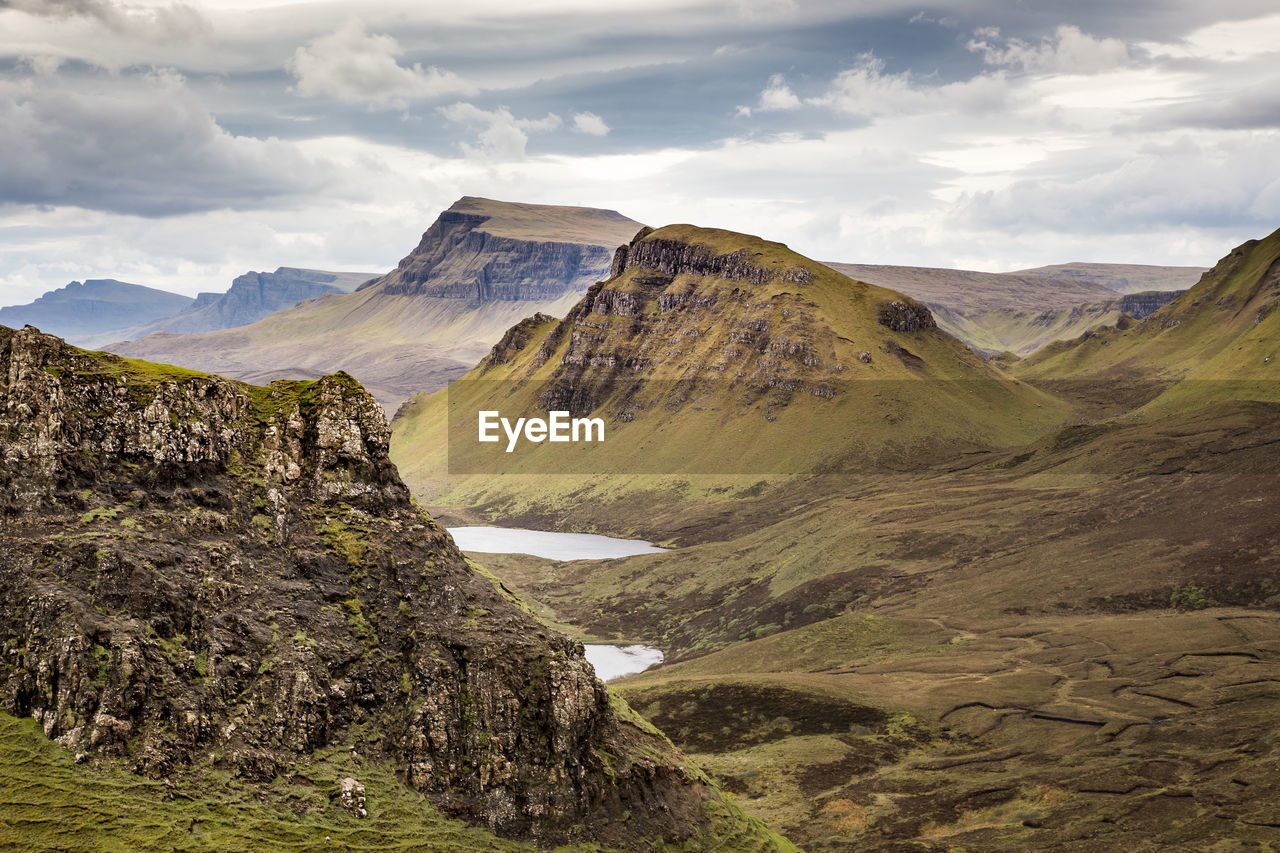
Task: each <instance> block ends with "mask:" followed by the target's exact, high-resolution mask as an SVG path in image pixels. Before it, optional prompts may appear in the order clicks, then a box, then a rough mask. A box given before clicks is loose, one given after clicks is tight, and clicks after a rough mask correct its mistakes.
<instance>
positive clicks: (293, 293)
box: [85, 267, 377, 346]
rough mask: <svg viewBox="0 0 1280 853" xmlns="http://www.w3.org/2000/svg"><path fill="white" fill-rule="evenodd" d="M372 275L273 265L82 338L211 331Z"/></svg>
mask: <svg viewBox="0 0 1280 853" xmlns="http://www.w3.org/2000/svg"><path fill="white" fill-rule="evenodd" d="M376 277H377V274H376V273H368V272H329V271H327V270H309V269H298V268H296V267H278V268H277V269H276V271H275V272H247V273H245V274H244V275H241V276H237V277H236V278H235V280H233V281H232V282H231V287H230V288H228V289H227V290H226V291H225V292H223V293H201V294H199V295H198V296H196V299H195V302H193V303H192V304H191V305H190V306H188V307H187V308H186V309H185V310H183V311H180V312H178V313H176V314H173V315H172V316H169V317H162V318H160V319H158V320H153V321H151V322H147V323H139V324H136V325H132V326H130V327H129V328H124V329H114V330H111V331H109V332H106V333H104V334H101V335H98V336H95V337H94V338H93V339H92V340H89V341H86V342H85V345H86V346H104V345H107V344H112V343H116V342H118V341H126V340H134V339H136V338H141V337H144V336H146V335H149V334H151V333H152V332H177V333H181V334H190V333H192V332H212V331H217V330H219V329H232V328H235V327H236V326H247V325H249V324H250V323H255V322H257V321H258V320H261V319H262V318H263V317H266V316H268V315H270V314H274V313H275V312H277V311H281V310H283V309H285V308H292V307H293V306H294V305H297V304H298V303H299V302H302V301H303V300H305V299H315V298H317V297H319V296H325V295H327V294H330V293H350V292H351V291H353V290H355V289H356V288H357V287H359V286H360V285H362V284H364V283H365V282H366V281H369V280H370V279H372V278H376Z"/></svg>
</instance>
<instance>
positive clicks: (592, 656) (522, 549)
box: [447, 527, 667, 681]
mask: <svg viewBox="0 0 1280 853" xmlns="http://www.w3.org/2000/svg"><path fill="white" fill-rule="evenodd" d="M447 529H448V531H449V535H450V536H452V537H453V541H454V542H457V543H458V547H459V548H461V549H462V550H463V551H472V552H475V553H481V554H532V555H533V556H535V557H543V558H544V559H547V560H613V559H616V558H618V557H633V556H635V555H636V554H658V553H661V552H662V551H665V550H667V549H666V548H659V547H658V546H657V545H653V544H651V543H649V542H644V541H642V540H639V539H615V538H614V537H612V536H597V535H596V534H594V533H552V532H550V531H546V530H527V529H524V528H520V527H450V528H447ZM584 648H585V649H586V654H587V660H588V661H590V662H591V665H592V666H593V667H595V670H596V675H597V676H598V677H599V679H600V680H601V681H612V680H613V679H615V678H621V677H622V676H624V675H634V674H635V673H637V672H644V671H645V670H646V669H648V668H649V667H651V666H653V665H654V664H657V663H662V658H663V655H662V651H661V650H660V649H655V648H654V647H653V646H641V645H631V646H613V645H608V644H605V643H590V644H587V645H585V646H584Z"/></svg>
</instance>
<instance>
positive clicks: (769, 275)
mask: <svg viewBox="0 0 1280 853" xmlns="http://www.w3.org/2000/svg"><path fill="white" fill-rule="evenodd" d="M619 254H620V257H621V263H619V262H618V259H617V258H615V263H614V267H615V268H619V269H618V273H614V275H618V274H620V273H621V272H622V271H623V270H626V269H631V268H634V267H641V268H644V269H654V270H659V271H661V272H663V273H666V274H667V275H669V276H677V275H682V274H685V273H692V274H694V275H712V276H716V277H717V278H724V279H729V280H730V281H744V282H749V283H751V284H766V283H768V282H770V281H775V280H779V279H781V280H782V281H794V282H797V283H800V284H804V283H807V282H808V281H810V280H812V278H813V274H812V273H810V272H809V271H808V270H806V269H803V268H796V269H793V270H786V271H784V272H782V273H776V272H773V271H771V270H767V269H765V268H763V267H761V266H758V265H756V264H753V263H752V262H751V260H750V259H749V258H748V256H747V253H746V252H743V251H738V252H731V253H729V254H725V255H717V254H716V253H715V252H714V251H713V250H712V249H711V248H709V247H707V246H697V245H691V244H689V243H682V242H679V241H676V240H652V239H651V240H638V241H636V242H633V243H632V244H631V245H630V246H629V247H626V248H625V249H619Z"/></svg>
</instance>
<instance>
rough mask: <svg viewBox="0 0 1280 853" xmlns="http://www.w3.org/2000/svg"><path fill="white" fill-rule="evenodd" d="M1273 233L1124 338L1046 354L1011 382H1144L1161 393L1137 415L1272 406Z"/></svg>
mask: <svg viewBox="0 0 1280 853" xmlns="http://www.w3.org/2000/svg"><path fill="white" fill-rule="evenodd" d="M1278 259H1280V231H1277V232H1275V233H1273V234H1271V235H1270V236H1268V237H1266V238H1264V239H1262V240H1255V241H1250V242H1248V243H1245V244H1244V245H1242V246H1240V247H1238V248H1236V249H1235V250H1233V251H1232V253H1231V254H1230V255H1228V256H1227V257H1226V258H1224V259H1223V260H1222V261H1220V262H1219V263H1218V265H1217V266H1215V267H1214V268H1213V270H1211V271H1210V272H1209V273H1208V274H1206V276H1205V277H1204V279H1203V280H1202V281H1201V282H1200V283H1199V284H1197V285H1196V286H1195V287H1193V288H1192V289H1191V290H1189V291H1188V292H1187V293H1185V294H1183V295H1182V296H1181V297H1179V298H1178V299H1176V300H1174V301H1173V302H1171V303H1169V304H1168V305H1166V306H1165V307H1164V308H1162V309H1161V310H1159V311H1157V312H1156V313H1154V314H1152V315H1151V316H1150V317H1147V318H1146V319H1144V320H1143V321H1141V322H1139V323H1137V324H1134V325H1132V326H1131V327H1129V328H1127V329H1117V328H1115V327H1111V328H1107V329H1103V330H1099V331H1098V332H1097V333H1096V334H1094V335H1092V336H1086V337H1085V338H1082V339H1078V340H1076V341H1072V342H1064V343H1059V344H1055V345H1053V346H1050V347H1047V348H1046V349H1045V350H1043V351H1042V352H1040V353H1037V354H1036V355H1035V356H1034V357H1033V358H1031V359H1028V361H1027V362H1026V363H1024V364H1021V365H1018V367H1017V372H1018V373H1019V375H1021V376H1024V377H1026V378H1028V379H1033V380H1039V381H1052V380H1058V379H1068V380H1072V381H1076V382H1086V381H1117V380H1123V381H1128V382H1134V381H1150V382H1161V383H1170V384H1171V387H1170V388H1169V389H1168V390H1166V391H1165V392H1164V393H1162V394H1160V395H1159V396H1158V397H1157V398H1156V399H1155V400H1153V401H1152V402H1151V403H1149V404H1147V406H1145V407H1144V408H1143V409H1142V410H1141V413H1142V414H1143V415H1162V414H1168V413H1171V412H1175V411H1178V410H1185V409H1186V408H1188V407H1195V406H1201V405H1206V404H1212V403H1216V402H1218V401H1221V400H1228V399H1237V400H1238V399H1257V400H1277V399H1280V391H1278V390H1277V389H1280V385H1277V383H1276V379H1277V378H1280V362H1278V361H1275V360H1273V355H1275V353H1276V351H1277V346H1276V342H1277V340H1280V315H1277V313H1276V312H1275V311H1274V306H1275V305H1276V302H1277V298H1278V297H1280V279H1278V278H1277V276H1278V275H1280V273H1278V271H1277V266H1276V264H1277V260H1278Z"/></svg>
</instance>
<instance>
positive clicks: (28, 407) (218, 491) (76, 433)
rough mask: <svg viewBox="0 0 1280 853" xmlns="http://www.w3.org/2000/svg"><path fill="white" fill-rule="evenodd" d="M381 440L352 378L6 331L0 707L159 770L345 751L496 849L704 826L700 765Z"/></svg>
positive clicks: (633, 840)
mask: <svg viewBox="0 0 1280 853" xmlns="http://www.w3.org/2000/svg"><path fill="white" fill-rule="evenodd" d="M388 438H389V432H388V429H387V424H386V422H385V420H384V418H383V416H382V413H381V410H380V409H379V407H378V406H377V405H376V404H375V403H374V401H373V400H372V398H370V397H369V396H368V395H367V394H366V393H365V392H364V391H363V390H362V389H361V388H360V387H359V385H358V384H357V383H355V382H354V380H352V379H350V377H347V376H345V375H344V374H337V375H333V376H327V377H324V378H323V379H321V380H319V381H317V382H314V383H292V382H279V383H276V384H275V385H273V386H271V387H270V388H266V389H263V388H253V387H252V386H247V385H242V384H239V383H233V382H230V381H227V380H224V379H220V378H217V377H212V376H205V375H201V374H194V373H190V372H187V371H182V370H179V369H177V368H167V367H163V366H159V365H147V364H145V363H131V362H127V361H125V360H123V359H118V358H116V357H114V356H108V355H105V354H101V353H89V352H84V351H80V350H75V349H74V348H70V347H67V346H66V345H64V344H63V343H62V342H61V341H60V340H58V339H56V338H53V337H51V336H47V335H42V334H40V333H39V332H38V331H36V330H35V329H31V328H27V329H23V330H21V331H18V332H14V331H11V330H8V329H2V328H0V441H2V448H3V462H4V464H3V469H0V496H3V506H4V515H3V527H2V528H0V602H2V604H0V643H2V644H3V654H2V655H0V702H3V706H4V708H5V710H6V711H8V712H10V713H13V714H17V715H24V716H31V717H34V718H35V719H37V720H38V721H39V722H40V723H41V724H42V725H43V727H44V730H45V732H46V733H47V734H48V735H49V736H50V737H53V738H57V739H58V740H59V741H60V742H61V743H63V744H64V745H66V746H67V747H68V748H69V749H71V750H73V751H75V752H76V753H78V754H82V755H84V756H85V757H87V758H92V757H93V756H97V755H125V754H127V755H129V756H131V760H132V761H133V764H134V767H135V769H136V770H137V771H139V772H143V773H147V774H152V775H158V774H163V773H165V772H166V770H167V769H169V768H172V767H174V766H175V765H185V764H193V763H199V762H214V763H216V764H217V765H218V766H221V767H225V768H227V769H229V770H232V771H234V772H236V773H239V774H241V775H244V776H247V777H250V778H255V779H262V780H269V779H270V778H272V777H273V776H275V775H276V774H277V773H279V772H282V771H284V770H286V769H287V768H289V767H290V766H292V765H293V764H294V763H295V762H297V761H298V760H299V759H300V758H301V757H303V756H306V755H308V754H309V753H310V752H311V751H312V750H315V749H318V748H322V747H324V746H326V745H329V744H334V743H339V742H341V743H354V744H356V745H357V747H358V748H359V750H360V752H361V753H362V754H368V755H373V756H378V757H382V758H386V759H390V760H392V761H394V762H395V763H396V764H397V765H398V766H399V767H400V768H401V770H402V772H403V774H404V777H405V779H406V780H407V781H408V782H409V783H410V784H412V785H413V786H414V787H416V788H418V789H419V790H421V791H423V792H425V793H427V794H428V795H429V796H431V798H432V799H433V800H434V801H435V802H436V803H438V804H439V805H440V806H441V807H442V808H444V809H445V810H446V811H448V812H450V813H451V814H454V815H458V816H461V817H464V818H466V819H468V820H471V821H473V822H476V823H481V824H484V825H486V826H488V827H490V828H491V829H492V830H494V831H497V832H500V833H502V834H506V835H511V836H518V837H526V838H531V839H534V840H537V841H539V842H544V843H559V842H562V841H569V840H589V839H595V840H599V841H602V842H606V843H610V844H621V845H624V846H625V845H632V844H637V843H639V842H638V839H648V838H656V837H658V836H663V837H666V838H667V839H668V840H671V839H677V838H682V837H686V836H688V835H689V834H690V833H691V832H693V831H695V830H696V829H697V828H698V827H699V826H700V825H701V823H702V821H703V818H702V812H701V804H702V802H703V799H704V798H705V797H706V796H707V795H708V794H707V791H708V789H707V788H706V787H705V785H704V783H703V782H702V780H701V778H700V777H699V775H698V774H697V772H696V771H695V770H693V769H691V768H690V767H689V766H688V765H686V764H684V763H683V761H682V760H681V759H679V757H678V756H677V755H676V754H675V753H674V752H673V750H672V749H671V747H670V745H669V744H668V743H666V742H665V741H664V740H663V739H661V738H660V737H656V736H654V735H652V734H647V733H645V732H644V731H642V730H641V729H640V728H639V727H637V726H635V725H632V724H630V723H628V722H627V721H626V719H627V718H626V717H625V715H621V716H620V713H619V712H618V711H617V710H615V708H614V706H613V705H611V702H610V697H609V695H608V693H607V691H606V690H605V688H604V686H603V685H601V684H600V683H599V682H598V681H597V680H596V679H595V677H594V673H593V670H592V669H591V666H590V664H588V663H587V662H586V660H585V659H584V657H583V650H582V646H581V645H580V644H579V643H577V642H574V641H572V640H569V639H568V638H566V637H563V636H561V635H558V634H555V633H552V632H550V631H548V630H547V629H546V628H545V627H543V626H542V625H541V624H540V623H538V622H536V621H535V620H533V619H532V618H531V617H530V616H528V615H527V614H525V613H524V612H523V611H521V610H520V609H518V608H517V607H515V606H513V605H512V604H511V603H510V602H509V601H508V600H507V599H506V598H504V597H503V595H501V594H500V593H499V592H498V591H497V590H495V588H494V587H493V585H492V584H491V583H490V582H489V581H487V580H485V579H484V578H482V577H479V576H478V575H476V574H475V573H473V572H472V571H471V570H470V568H469V567H468V566H467V565H466V563H465V561H464V559H463V558H462V556H461V554H460V553H459V552H458V550H457V549H456V547H455V546H454V544H453V542H452V540H451V539H450V538H449V537H448V535H447V534H446V533H445V532H444V531H443V530H442V529H440V528H439V527H438V526H437V525H436V523H435V522H434V521H433V520H432V519H431V518H430V517H429V516H428V515H426V514H425V513H424V512H422V511H421V510H420V509H418V508H417V507H416V506H415V505H414V504H413V502H412V501H411V499H410V497H409V493H408V491H407V490H406V488H405V487H404V485H403V484H402V483H401V482H400V479H399V477H398V475H397V473H396V471H395V468H394V466H393V465H392V464H391V463H390V462H389V461H388V459H387V455H386V453H387V441H388ZM370 735H374V737H373V739H372V740H367V738H368V737H369V736H370ZM351 799H352V803H353V807H355V808H358V807H359V805H358V793H357V791H356V789H355V788H353V789H352V791H351ZM624 813H628V814H629V819H628V820H625V821H623V820H620V819H619V818H620V817H621V816H622V815H623V814H624Z"/></svg>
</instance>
